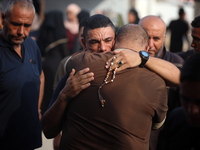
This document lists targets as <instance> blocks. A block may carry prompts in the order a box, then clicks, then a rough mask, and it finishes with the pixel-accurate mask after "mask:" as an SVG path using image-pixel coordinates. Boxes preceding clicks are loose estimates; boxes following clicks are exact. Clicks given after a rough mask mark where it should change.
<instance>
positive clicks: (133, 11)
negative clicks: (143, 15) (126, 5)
mask: <svg viewBox="0 0 200 150" xmlns="http://www.w3.org/2000/svg"><path fill="white" fill-rule="evenodd" d="M129 13H132V14H133V15H135V18H136V19H135V22H131V23H134V24H138V22H139V21H140V18H139V16H138V12H137V11H136V10H135V9H134V8H131V9H130V10H129Z"/></svg>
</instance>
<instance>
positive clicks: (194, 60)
mask: <svg viewBox="0 0 200 150" xmlns="http://www.w3.org/2000/svg"><path fill="white" fill-rule="evenodd" d="M183 81H200V52H197V53H195V54H194V55H192V56H191V57H189V58H188V59H186V61H185V63H184V64H183V68H182V69H181V82H183Z"/></svg>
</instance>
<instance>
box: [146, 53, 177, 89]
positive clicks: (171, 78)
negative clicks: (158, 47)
mask: <svg viewBox="0 0 200 150" xmlns="http://www.w3.org/2000/svg"><path fill="white" fill-rule="evenodd" d="M145 66H146V67H147V68H148V69H150V70H152V71H153V72H155V73H157V74H158V75H160V76H161V77H162V78H163V79H164V80H165V81H166V84H167V85H168V86H179V84H180V70H179V69H178V68H177V67H176V66H175V65H173V64H172V63H170V62H168V61H165V60H162V59H159V58H155V57H149V60H148V61H147V63H146V65H145Z"/></svg>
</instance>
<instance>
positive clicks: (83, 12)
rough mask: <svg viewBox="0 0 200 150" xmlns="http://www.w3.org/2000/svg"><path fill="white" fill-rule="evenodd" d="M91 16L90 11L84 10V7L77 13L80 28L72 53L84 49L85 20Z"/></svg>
mask: <svg viewBox="0 0 200 150" xmlns="http://www.w3.org/2000/svg"><path fill="white" fill-rule="evenodd" d="M89 17H90V13H89V11H88V10H84V9H82V10H81V12H80V13H79V14H78V15H77V18H78V22H79V28H78V34H76V36H75V39H74V44H73V49H72V52H71V54H74V53H76V52H79V51H80V50H82V49H83V44H82V42H81V38H82V34H83V28H84V25H85V22H86V20H87V19H88V18H89Z"/></svg>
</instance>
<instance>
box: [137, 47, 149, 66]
mask: <svg viewBox="0 0 200 150" xmlns="http://www.w3.org/2000/svg"><path fill="white" fill-rule="evenodd" d="M139 55H140V57H141V63H140V65H139V67H144V65H145V64H146V62H147V61H148V60H149V53H148V52H146V51H144V50H142V51H140V52H139Z"/></svg>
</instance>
